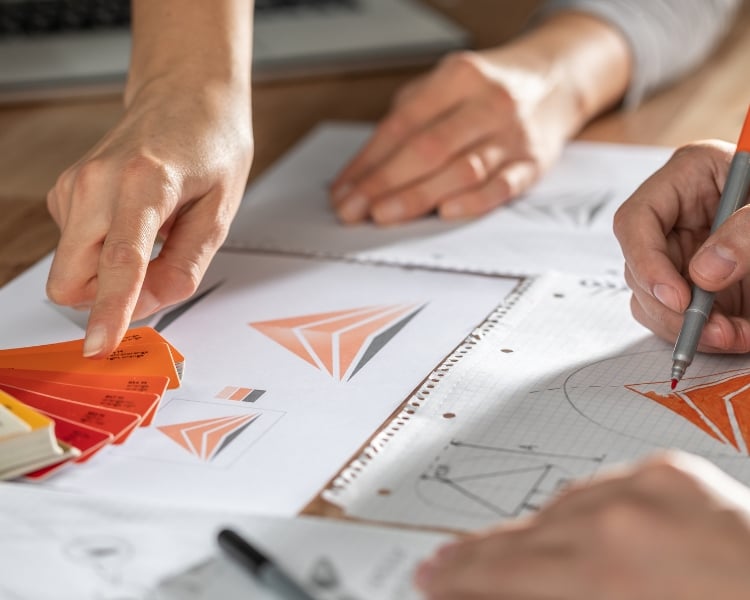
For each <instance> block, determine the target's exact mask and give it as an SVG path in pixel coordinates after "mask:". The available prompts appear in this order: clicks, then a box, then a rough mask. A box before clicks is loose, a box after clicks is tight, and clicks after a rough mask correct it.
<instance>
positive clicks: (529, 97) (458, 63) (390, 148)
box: [331, 52, 565, 225]
mask: <svg viewBox="0 0 750 600" xmlns="http://www.w3.org/2000/svg"><path fill="white" fill-rule="evenodd" d="M550 87H551V84H550V83H548V82H546V81H545V79H544V77H543V76H542V75H541V74H539V73H535V72H533V71H532V70H530V69H524V68H519V67H516V66H515V65H514V64H513V63H512V62H511V60H507V61H506V64H503V62H501V61H499V60H497V61H494V62H493V61H491V60H490V59H488V58H485V57H484V56H483V55H482V54H480V53H470V52H464V53H458V54H454V55H452V56H449V57H448V58H447V59H445V60H443V61H442V62H441V63H440V64H439V65H438V66H437V67H436V68H435V69H434V70H433V71H432V72H431V73H429V74H428V75H427V76H425V77H423V78H422V79H420V80H417V81H415V82H412V83H411V84H409V85H407V86H406V87H405V88H403V89H402V90H401V91H400V93H399V94H398V95H397V96H396V99H395V102H394V105H393V107H392V110H391V111H390V114H388V115H387V116H386V117H385V119H384V120H383V121H382V122H381V123H380V124H379V125H378V127H377V129H376V131H375V133H374V134H373V136H372V138H371V139H370V140H369V141H368V143H367V144H366V145H365V147H364V148H363V149H362V150H361V151H360V152H359V153H358V154H357V155H356V156H355V157H354V159H353V160H352V161H351V162H350V163H349V164H348V165H347V166H346V167H345V168H344V170H343V171H342V172H341V173H340V174H339V176H338V177H337V178H336V180H335V181H334V183H333V185H332V188H331V195H332V202H333V206H334V208H335V210H336V213H337V215H338V216H339V218H340V219H341V220H342V221H344V222H346V223H355V222H358V221H362V220H364V219H367V218H371V219H373V220H374V221H375V222H376V223H378V224H381V225H386V224H391V223H398V222H402V221H408V220H410V219H413V218H416V217H420V216H423V215H425V214H428V213H430V212H432V211H434V210H436V209H437V211H438V213H439V214H440V216H441V217H442V218H446V219H451V218H460V217H471V216H476V215H481V214H483V213H485V212H487V211H489V210H491V209H492V208H494V207H496V206H498V205H500V204H503V203H505V202H507V201H508V200H510V199H511V198H513V197H515V196H517V195H518V194H520V193H521V192H522V191H523V190H525V189H526V188H527V187H529V186H530V185H531V183H532V182H533V181H534V180H535V179H536V178H537V177H538V176H539V174H540V173H541V172H542V171H543V170H544V169H546V168H547V167H548V166H549V165H550V164H551V163H552V162H553V161H554V159H555V158H556V156H557V155H558V154H559V152H560V150H561V148H562V145H563V142H564V137H565V136H564V135H563V133H562V131H561V128H560V127H556V126H555V127H551V126H549V125H550V124H549V121H550V120H551V119H552V116H551V115H549V114H547V110H548V107H547V106H546V105H545V99H546V97H547V95H548V94H549V93H550Z"/></svg>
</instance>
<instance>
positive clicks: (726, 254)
mask: <svg viewBox="0 0 750 600" xmlns="http://www.w3.org/2000/svg"><path fill="white" fill-rule="evenodd" d="M691 266H692V268H693V269H694V270H695V272H696V273H698V275H700V276H701V277H703V278H705V279H708V280H709V281H722V280H723V279H726V278H727V277H729V276H730V275H731V274H732V273H733V272H734V270H735V269H736V268H737V261H736V260H735V258H734V255H733V254H732V252H730V251H729V249H727V248H724V247H723V246H717V245H714V246H708V247H707V248H704V249H703V250H701V251H700V252H699V253H698V254H697V255H696V256H695V257H694V258H693V261H692V265H691Z"/></svg>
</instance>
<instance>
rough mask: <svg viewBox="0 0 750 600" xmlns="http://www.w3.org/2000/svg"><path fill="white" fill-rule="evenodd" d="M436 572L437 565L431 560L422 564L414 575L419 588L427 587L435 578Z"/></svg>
mask: <svg viewBox="0 0 750 600" xmlns="http://www.w3.org/2000/svg"><path fill="white" fill-rule="evenodd" d="M436 570H437V569H436V567H435V563H434V562H433V561H431V560H426V561H424V562H422V563H420V564H419V566H418V567H417V570H416V572H415V573H414V583H415V584H416V585H417V587H420V588H423V587H426V586H427V585H429V583H430V581H432V578H433V577H434V576H435V572H436Z"/></svg>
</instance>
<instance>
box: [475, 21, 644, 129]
mask: <svg viewBox="0 0 750 600" xmlns="http://www.w3.org/2000/svg"><path fill="white" fill-rule="evenodd" d="M482 54H483V56H485V58H487V59H488V60H490V61H491V62H493V63H497V64H500V65H507V64H512V65H513V66H515V67H517V68H520V69H525V70H528V71H530V72H532V73H537V74H539V76H540V77H539V79H540V81H543V82H544V86H545V94H546V96H547V97H546V99H545V103H546V104H547V107H548V109H549V110H548V111H547V112H548V114H550V115H552V116H554V118H555V119H554V120H555V123H556V125H557V126H559V127H563V129H564V131H562V132H560V133H561V134H562V135H563V136H564V137H566V138H567V137H571V136H573V135H574V134H575V133H576V132H577V131H578V130H579V129H580V128H581V127H582V126H583V125H584V124H585V123H586V122H588V121H589V120H590V119H592V118H593V117H595V116H596V115H597V114H599V113H601V112H602V111H604V110H605V109H607V108H609V107H611V106H613V105H614V104H616V103H617V102H619V101H620V100H621V99H622V97H623V95H624V94H625V91H626V90H627V87H628V82H629V80H630V74H631V69H632V58H631V54H630V50H629V47H628V44H627V42H626V40H625V38H624V37H623V36H622V35H621V34H620V32H619V31H618V30H617V29H616V28H614V27H612V26H610V25H609V24H607V23H606V22H604V21H602V20H599V19H597V18H595V17H591V16H589V15H585V14H583V13H577V12H573V11H569V12H568V11H565V12H560V13H557V14H555V15H553V16H551V17H550V18H548V19H546V20H544V21H542V22H540V23H539V24H538V25H537V26H535V27H534V28H533V29H530V30H529V31H527V32H526V33H524V34H523V35H522V36H520V37H519V38H517V39H516V40H513V41H511V42H510V43H507V44H505V45H503V46H501V47H499V48H496V49H492V50H488V51H484V52H482Z"/></svg>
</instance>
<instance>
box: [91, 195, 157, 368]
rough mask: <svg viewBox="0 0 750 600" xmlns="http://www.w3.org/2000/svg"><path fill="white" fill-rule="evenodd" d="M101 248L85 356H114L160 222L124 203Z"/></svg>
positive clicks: (150, 213) (152, 212) (152, 214)
mask: <svg viewBox="0 0 750 600" xmlns="http://www.w3.org/2000/svg"><path fill="white" fill-rule="evenodd" d="M113 216H114V218H113V220H112V226H111V229H110V231H109V233H108V234H107V236H106V238H105V239H104V242H103V244H102V248H101V253H100V256H99V265H98V269H97V293H96V299H95V300H94V304H93V306H92V308H91V313H90V315H89V321H88V326H87V328H86V338H85V341H84V346H83V354H84V356H87V357H92V358H98V357H103V356H106V355H107V354H109V353H110V352H112V351H113V350H114V349H115V348H116V347H117V345H118V344H119V342H120V340H122V337H123V335H124V334H125V331H126V330H127V328H128V325H129V324H130V318H131V316H132V314H133V309H134V308H135V305H136V302H137V301H138V295H139V293H140V290H141V286H142V285H143V280H144V278H145V276H146V269H147V268H148V263H149V259H150V257H151V250H152V248H153V246H154V241H155V240H156V235H157V232H158V230H159V226H160V223H161V219H160V217H159V215H158V213H157V211H156V210H154V209H143V208H140V207H139V205H138V204H137V203H133V204H130V203H127V202H125V203H121V204H120V205H119V207H118V210H116V211H115V214H114V215H113Z"/></svg>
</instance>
